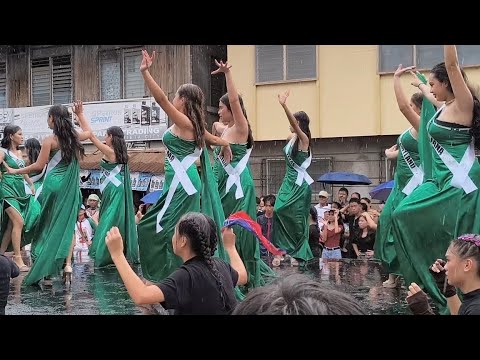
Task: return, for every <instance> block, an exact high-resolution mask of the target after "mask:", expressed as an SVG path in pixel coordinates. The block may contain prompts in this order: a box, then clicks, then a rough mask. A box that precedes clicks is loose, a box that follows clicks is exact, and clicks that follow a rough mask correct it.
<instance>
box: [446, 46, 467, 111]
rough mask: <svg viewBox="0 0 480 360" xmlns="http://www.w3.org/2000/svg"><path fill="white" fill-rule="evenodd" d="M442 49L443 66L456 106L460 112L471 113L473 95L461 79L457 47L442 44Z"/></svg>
mask: <svg viewBox="0 0 480 360" xmlns="http://www.w3.org/2000/svg"><path fill="white" fill-rule="evenodd" d="M443 50H444V55H445V67H446V68H447V73H448V79H449V80H450V85H452V89H453V94H454V95H455V99H456V101H455V103H456V106H457V108H458V109H459V110H460V112H462V113H471V112H472V109H473V95H472V93H471V92H470V89H469V88H468V86H467V84H466V83H465V80H464V79H463V76H462V72H461V70H460V65H459V64H458V57H457V48H456V47H455V45H444V46H443Z"/></svg>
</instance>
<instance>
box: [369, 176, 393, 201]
mask: <svg viewBox="0 0 480 360" xmlns="http://www.w3.org/2000/svg"><path fill="white" fill-rule="evenodd" d="M394 186H395V181H394V180H390V181H387V182H384V183H383V184H380V185H378V186H377V187H376V188H374V189H373V190H372V191H370V193H369V194H370V196H371V197H372V199H377V200H380V201H387V198H388V196H389V195H390V193H391V192H392V189H393V187H394Z"/></svg>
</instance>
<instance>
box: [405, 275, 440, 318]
mask: <svg viewBox="0 0 480 360" xmlns="http://www.w3.org/2000/svg"><path fill="white" fill-rule="evenodd" d="M407 304H408V307H409V308H410V310H411V311H412V313H413V314H414V315H434V313H433V311H432V308H431V307H430V304H429V303H428V297H427V294H425V292H424V291H423V290H422V289H421V288H420V286H418V285H417V284H416V283H411V284H410V286H409V287H408V295H407Z"/></svg>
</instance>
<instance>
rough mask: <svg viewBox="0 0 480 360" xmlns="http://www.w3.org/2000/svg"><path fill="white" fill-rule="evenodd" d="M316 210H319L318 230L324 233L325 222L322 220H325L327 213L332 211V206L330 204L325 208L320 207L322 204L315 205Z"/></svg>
mask: <svg viewBox="0 0 480 360" xmlns="http://www.w3.org/2000/svg"><path fill="white" fill-rule="evenodd" d="M315 210H317V215H318V228H319V229H320V231H322V228H323V222H322V220H321V219H324V217H323V216H324V215H325V211H329V210H332V206H331V205H330V204H327V205H325V206H323V207H320V204H317V205H315Z"/></svg>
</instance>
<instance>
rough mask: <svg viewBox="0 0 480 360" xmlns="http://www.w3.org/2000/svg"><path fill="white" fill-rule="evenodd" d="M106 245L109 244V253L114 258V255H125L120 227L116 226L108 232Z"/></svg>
mask: <svg viewBox="0 0 480 360" xmlns="http://www.w3.org/2000/svg"><path fill="white" fill-rule="evenodd" d="M105 243H106V244H107V247H108V251H109V252H110V255H111V256H112V257H113V256H114V255H119V254H123V239H122V234H120V231H119V230H118V227H116V226H114V227H112V228H111V229H110V230H109V231H108V232H107V236H106V237H105Z"/></svg>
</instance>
